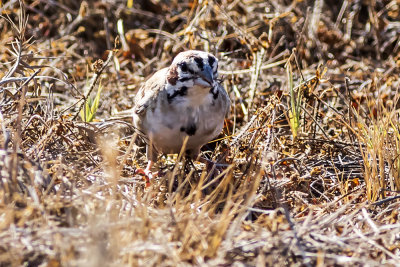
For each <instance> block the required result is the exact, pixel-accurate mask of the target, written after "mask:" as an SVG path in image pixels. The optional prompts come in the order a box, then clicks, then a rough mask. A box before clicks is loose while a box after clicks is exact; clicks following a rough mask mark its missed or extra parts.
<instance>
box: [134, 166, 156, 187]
mask: <svg viewBox="0 0 400 267" xmlns="http://www.w3.org/2000/svg"><path fill="white" fill-rule="evenodd" d="M135 174H139V175H142V176H143V179H144V180H145V181H146V187H149V186H150V180H152V179H154V178H156V177H157V176H158V172H156V173H153V172H151V170H148V169H136V171H135Z"/></svg>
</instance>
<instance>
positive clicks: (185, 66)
mask: <svg viewBox="0 0 400 267" xmlns="http://www.w3.org/2000/svg"><path fill="white" fill-rule="evenodd" d="M179 67H180V68H181V70H182V71H183V72H187V71H188V67H187V65H186V63H185V62H183V63H180V64H179Z"/></svg>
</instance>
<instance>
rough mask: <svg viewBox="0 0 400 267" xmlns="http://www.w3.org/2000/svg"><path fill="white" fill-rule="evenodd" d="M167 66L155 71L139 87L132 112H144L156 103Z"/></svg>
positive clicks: (162, 85)
mask: <svg viewBox="0 0 400 267" xmlns="http://www.w3.org/2000/svg"><path fill="white" fill-rule="evenodd" d="M167 71H168V68H164V69H162V70H159V71H157V72H156V73H154V74H153V76H151V77H150V78H149V79H148V80H147V81H146V82H145V83H144V84H143V85H142V87H140V89H139V92H138V93H137V94H136V96H135V107H134V112H135V113H136V114H138V115H142V114H145V113H146V112H145V111H146V110H147V109H148V108H152V106H153V105H155V104H156V102H157V101H156V99H157V97H158V95H159V93H160V91H161V90H163V89H164V86H165V76H166V73H167Z"/></svg>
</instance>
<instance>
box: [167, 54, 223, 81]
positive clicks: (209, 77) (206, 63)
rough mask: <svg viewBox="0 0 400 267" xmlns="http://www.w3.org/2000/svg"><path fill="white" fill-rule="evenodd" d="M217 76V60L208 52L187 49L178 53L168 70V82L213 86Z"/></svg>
mask: <svg viewBox="0 0 400 267" xmlns="http://www.w3.org/2000/svg"><path fill="white" fill-rule="evenodd" d="M217 78H218V60H217V58H216V57H214V56H213V55H211V54H210V53H207V52H203V51H197V50H189V51H185V52H181V53H179V54H178V55H177V56H176V57H175V58H174V60H173V62H172V64H171V66H170V67H169V70H168V76H167V80H168V83H170V84H172V85H175V84H177V83H181V84H185V83H189V84H191V85H192V86H195V85H197V86H201V87H206V88H212V87H214V83H215V81H216V79H217Z"/></svg>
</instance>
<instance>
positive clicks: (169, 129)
mask: <svg viewBox="0 0 400 267" xmlns="http://www.w3.org/2000/svg"><path fill="white" fill-rule="evenodd" d="M217 78H218V60H217V58H216V57H214V56H213V55H211V54H209V53H207V52H202V51H195V50H190V51H185V52H181V53H179V54H178V55H177V56H176V57H175V58H174V60H173V62H172V64H171V65H170V66H169V67H168V68H164V69H162V70H159V71H157V72H156V73H155V74H154V75H153V76H152V77H150V78H149V79H148V80H147V81H146V82H145V83H144V84H143V85H142V87H141V88H140V89H139V91H138V93H137V94H136V97H135V106H134V109H133V110H134V111H133V122H134V125H135V127H136V129H137V131H138V132H139V133H140V134H142V135H144V137H145V139H146V140H147V145H146V154H147V159H148V164H147V167H146V169H145V170H144V173H145V174H146V175H147V176H148V177H149V178H150V179H151V178H152V172H151V170H150V169H151V167H152V165H153V163H154V162H155V161H156V160H157V156H158V155H159V154H160V153H164V154H173V153H179V152H180V151H181V149H182V146H183V143H184V140H185V139H186V137H187V136H188V140H187V143H186V146H185V153H186V155H187V156H189V157H191V158H194V159H195V158H196V157H197V155H198V154H199V153H200V148H201V147H202V146H203V145H204V144H206V143H207V142H209V141H211V140H212V139H213V138H214V137H216V136H217V135H218V134H219V133H220V132H221V130H222V128H223V125H224V118H225V116H226V114H227V113H228V111H229V108H230V100H229V96H228V94H227V93H226V91H225V89H224V88H223V86H222V85H221V84H220V83H219V81H218V79H217Z"/></svg>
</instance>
